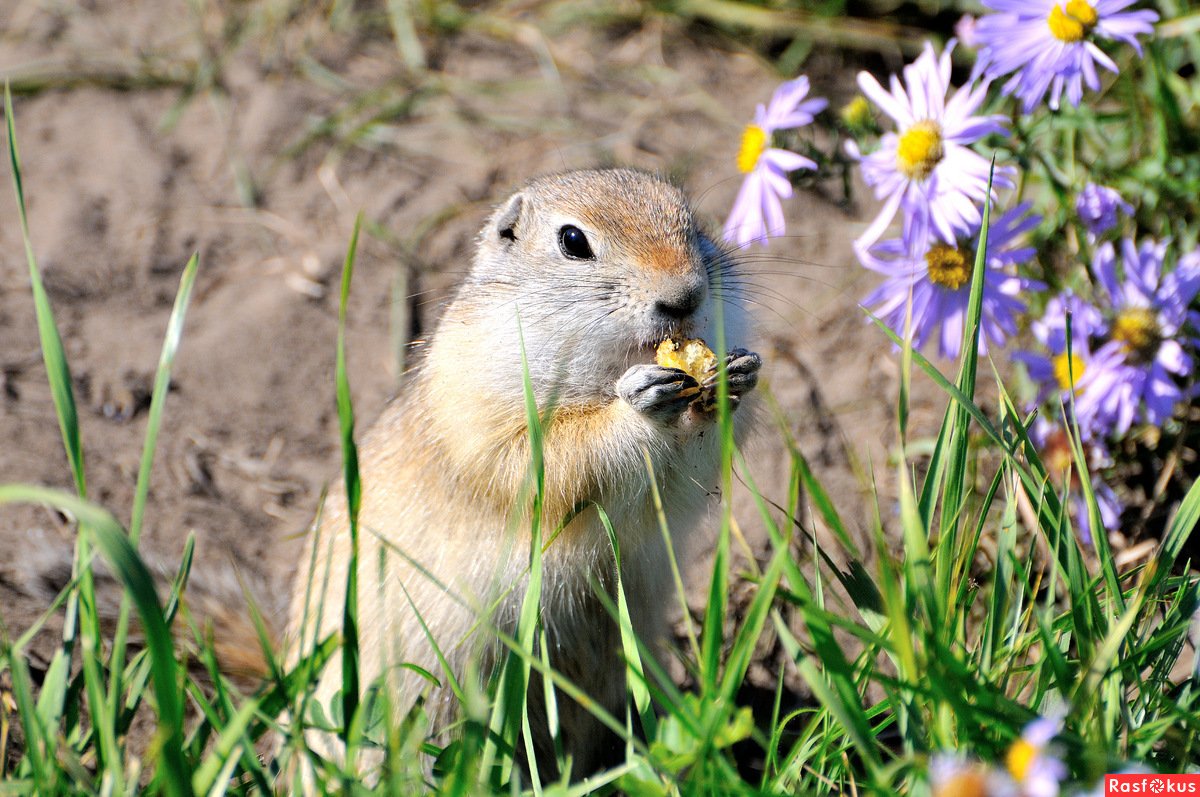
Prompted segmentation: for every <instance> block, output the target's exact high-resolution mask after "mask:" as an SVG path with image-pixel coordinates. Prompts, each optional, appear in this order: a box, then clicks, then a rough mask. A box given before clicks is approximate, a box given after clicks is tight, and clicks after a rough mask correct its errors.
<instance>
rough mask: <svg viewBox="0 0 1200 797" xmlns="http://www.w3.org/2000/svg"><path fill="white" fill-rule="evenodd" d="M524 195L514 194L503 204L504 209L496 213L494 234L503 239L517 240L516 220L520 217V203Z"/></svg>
mask: <svg viewBox="0 0 1200 797" xmlns="http://www.w3.org/2000/svg"><path fill="white" fill-rule="evenodd" d="M523 204H524V197H522V195H521V194H516V195H515V196H513V197H512V198H511V199H509V200H508V202H507V203H506V204H505V205H504V209H503V210H501V211H500V212H499V213H498V214H496V226H495V230H496V235H497V236H499V237H500V239H501V240H504V241H515V240H517V222H518V221H520V219H521V205H523Z"/></svg>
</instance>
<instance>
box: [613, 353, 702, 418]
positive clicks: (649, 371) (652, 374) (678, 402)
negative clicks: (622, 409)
mask: <svg viewBox="0 0 1200 797" xmlns="http://www.w3.org/2000/svg"><path fill="white" fill-rule="evenodd" d="M699 392H700V386H699V385H698V384H697V383H696V380H695V379H692V378H691V377H690V376H688V375H687V374H686V373H684V372H683V371H680V370H678V369H676V368H663V367H662V366H660V365H646V364H639V365H634V366H632V367H631V368H630V369H629V370H628V371H626V372H625V375H624V376H622V377H621V378H620V379H618V380H617V395H618V396H620V397H621V398H623V399H624V400H625V401H626V402H628V404H629V405H630V406H631V407H633V408H634V409H635V410H637V411H638V412H640V413H642V414H643V415H648V416H650V417H651V418H653V419H654V420H657V421H660V422H662V423H669V422H671V421H673V420H675V419H676V418H678V417H679V415H680V414H681V413H682V412H683V411H684V410H685V409H687V407H688V405H689V404H690V403H691V402H692V401H693V400H694V399H695V398H696V396H697V395H698V394H699Z"/></svg>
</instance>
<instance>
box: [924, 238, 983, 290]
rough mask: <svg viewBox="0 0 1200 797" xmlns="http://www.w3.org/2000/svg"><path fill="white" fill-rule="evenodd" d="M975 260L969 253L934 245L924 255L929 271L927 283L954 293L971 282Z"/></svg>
mask: <svg viewBox="0 0 1200 797" xmlns="http://www.w3.org/2000/svg"><path fill="white" fill-rule="evenodd" d="M974 261H975V258H974V257H972V256H971V253H970V252H967V251H965V250H963V249H955V248H954V247H951V246H947V245H946V244H943V243H936V244H934V245H933V246H931V247H929V251H928V252H926V253H925V266H926V268H927V269H928V270H929V281H930V282H932V283H933V284H934V285H941V286H942V287H943V288H949V289H950V290H952V291H956V290H958V289H959V288H961V287H962V286H963V285H965V284H966V283H968V282H970V281H971V275H972V274H973V273H974V272H975V262H974Z"/></svg>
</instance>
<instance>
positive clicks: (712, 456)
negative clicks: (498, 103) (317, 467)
mask: <svg viewBox="0 0 1200 797" xmlns="http://www.w3.org/2000/svg"><path fill="white" fill-rule="evenodd" d="M732 267H733V261H732V259H731V258H730V256H729V254H728V253H727V252H726V251H725V250H723V249H722V248H721V247H720V246H719V245H718V244H716V243H715V242H714V241H713V240H712V239H711V238H709V237H708V236H706V235H705V233H704V232H703V231H702V230H701V228H700V226H699V225H698V223H697V221H696V218H695V216H694V214H693V212H692V210H691V208H690V206H689V204H688V202H687V200H686V199H685V198H684V196H683V194H682V192H680V191H679V190H678V189H677V188H675V187H674V186H672V185H670V184H668V183H666V182H664V181H662V180H660V179H658V178H656V177H654V176H651V175H649V174H646V173H643V172H638V171H632V170H626V169H614V170H602V171H575V172H568V173H564V174H557V175H553V176H549V177H543V178H540V179H536V180H534V181H532V182H531V183H529V184H528V185H527V186H525V187H524V188H522V189H521V190H520V191H518V192H517V193H515V194H514V195H513V196H511V197H509V198H508V199H507V200H506V201H505V202H504V203H503V204H502V205H501V206H500V207H499V208H498V209H497V210H496V211H495V212H494V213H493V214H492V215H491V217H490V218H489V220H488V221H487V224H486V225H485V226H484V228H483V231H482V233H481V234H480V237H479V240H478V246H477V253H476V257H475V261H474V265H473V268H472V269H471V272H470V275H469V276H468V277H467V279H466V281H465V282H464V284H463V285H462V286H461V288H460V289H459V291H458V294H457V296H456V298H455V299H454V300H453V301H452V302H451V303H450V305H449V306H448V307H447V308H446V311H445V314H444V316H443V318H442V320H441V322H440V324H439V325H438V327H437V331H436V333H435V334H434V335H433V336H432V338H431V340H430V342H429V344H428V347H427V351H426V354H425V356H424V358H423V361H421V362H420V363H419V365H418V366H417V367H416V369H415V371H414V372H413V374H412V377H411V379H410V381H409V382H408V384H407V387H406V388H405V389H404V391H403V392H402V395H401V396H400V397H399V398H398V399H397V400H396V401H395V402H394V403H392V404H391V405H390V406H389V407H388V408H387V409H386V410H385V411H384V413H383V415H382V416H381V417H380V419H379V420H378V421H377V422H376V423H375V424H374V426H373V427H372V428H371V429H370V431H368V432H367V434H366V435H365V436H364V438H363V440H362V443H361V448H360V451H361V454H360V459H361V473H362V484H363V500H362V511H361V515H360V559H359V561H360V567H359V598H358V600H359V618H360V620H359V622H360V629H359V633H360V650H361V668H362V682H363V683H364V684H367V683H370V682H371V681H372V680H373V679H375V678H377V677H378V676H379V675H380V674H381V673H384V672H386V673H387V678H388V684H389V686H390V688H391V689H392V690H393V694H394V696H395V697H396V698H397V699H396V700H395V705H396V707H397V709H398V710H399V711H406V710H407V709H408V708H409V707H410V706H411V705H412V703H413V701H414V700H415V699H416V697H417V696H418V694H421V693H423V692H424V691H425V690H428V689H429V688H430V686H429V684H428V682H427V681H426V680H424V679H422V678H420V677H418V676H416V675H415V674H413V673H412V672H411V670H409V669H401V668H397V667H396V665H398V664H400V663H402V662H411V663H415V664H417V665H419V666H420V667H423V668H425V669H426V670H428V671H430V672H432V673H434V674H438V675H440V674H441V667H440V666H439V663H438V661H437V659H436V658H435V655H434V653H433V650H432V648H431V646H430V644H429V642H428V641H427V637H426V633H425V631H424V630H423V629H422V627H421V625H420V622H419V621H418V618H417V613H416V612H414V610H413V607H415V608H416V609H417V610H418V611H419V612H420V615H421V616H422V617H423V618H424V621H425V622H426V623H427V624H428V628H429V632H430V633H431V634H432V635H433V636H434V638H436V639H437V640H438V642H439V645H440V646H441V648H442V650H443V651H444V652H445V654H446V656H447V658H448V661H449V665H450V667H451V668H452V669H453V670H454V673H455V675H456V677H458V678H460V679H461V678H463V677H465V676H466V674H467V672H468V662H475V663H477V664H479V665H480V667H481V669H482V671H483V672H485V673H486V671H487V668H488V666H489V665H490V664H491V663H492V662H494V661H495V657H496V654H497V649H496V647H495V645H496V643H495V642H494V639H491V638H489V636H490V635H489V633H488V631H487V623H491V624H493V625H494V626H497V627H499V628H502V629H505V630H506V631H508V632H510V633H511V632H512V631H513V629H514V628H515V626H516V619H517V613H518V611H519V607H520V603H521V600H522V597H523V595H524V586H525V578H526V576H525V572H526V569H527V567H528V562H529V542H530V535H529V528H530V527H529V524H528V522H527V520H526V519H524V518H522V517H514V511H515V510H514V508H515V507H517V505H518V503H520V502H519V501H518V498H519V494H520V493H521V490H522V485H523V484H524V483H525V480H526V475H527V473H528V471H529V463H530V446H529V438H528V433H527V432H528V430H527V424H526V408H525V400H524V393H523V387H522V379H523V376H522V366H521V345H522V344H521V340H522V338H523V340H524V348H525V353H526V355H527V358H528V371H529V377H530V380H531V382H532V386H533V391H534V394H535V395H536V398H537V403H538V406H539V408H540V409H542V410H544V409H545V408H547V407H553V408H554V409H553V414H552V416H551V417H550V420H549V422H548V424H547V426H546V428H545V440H544V472H545V490H544V506H545V515H544V516H545V518H546V522H547V524H548V525H550V526H554V525H555V524H557V523H558V522H559V521H560V520H561V519H562V518H564V517H565V516H566V515H567V514H568V513H569V512H571V511H572V510H573V509H574V508H577V507H579V506H581V505H584V504H586V503H587V502H594V503H595V504H599V505H601V506H602V507H603V508H604V509H605V510H606V512H607V514H608V516H609V517H610V518H611V520H612V523H613V525H614V527H615V530H616V533H617V535H618V538H619V540H620V545H621V555H622V572H621V577H622V582H623V585H624V589H625V592H626V596H627V598H628V602H629V606H630V611H631V614H632V619H633V623H634V626H635V630H636V631H637V632H638V633H639V635H640V637H641V638H642V639H644V640H654V639H657V638H661V637H662V636H663V634H664V631H665V630H666V628H665V618H664V614H665V611H664V607H665V606H667V605H668V602H669V600H670V595H671V590H672V586H671V579H670V577H669V566H668V560H667V552H666V549H665V547H664V543H663V539H662V535H661V532H660V528H659V522H658V519H657V516H656V513H655V509H654V506H653V503H652V500H651V495H650V490H649V477H648V475H647V467H646V462H645V453H648V454H649V457H650V460H651V462H652V463H653V470H654V473H655V474H656V475H657V479H658V481H659V489H660V491H661V495H662V500H663V503H664V506H665V508H666V514H667V520H668V523H669V527H670V530H671V534H672V538H673V544H674V545H675V546H676V550H677V552H681V553H682V551H685V550H686V548H687V547H688V543H687V540H688V537H689V535H690V533H691V530H692V528H693V527H694V526H695V525H696V524H697V521H698V520H699V519H700V518H701V517H702V516H703V515H705V514H706V513H707V512H708V509H709V507H710V505H711V501H710V496H711V495H712V494H713V492H714V491H715V488H716V485H717V481H718V466H719V450H720V443H719V439H718V438H719V435H717V434H715V433H708V432H709V431H710V430H711V429H712V428H713V423H714V421H713V416H712V413H711V412H708V411H705V410H704V409H702V408H701V407H699V406H698V405H697V403H696V402H695V401H694V397H695V395H696V390H695V388H696V382H695V381H694V380H693V379H692V378H691V377H689V376H686V375H684V374H683V373H682V372H680V371H677V370H673V369H667V368H662V367H660V366H658V365H655V364H653V360H654V348H655V346H656V345H657V344H658V343H659V342H660V341H662V340H663V339H664V338H667V337H676V338H678V337H701V338H704V339H705V340H707V341H709V342H710V343H712V342H713V341H715V340H716V330H715V328H714V306H715V302H717V301H723V308H724V317H725V325H726V339H727V340H729V341H732V342H735V343H740V342H744V341H745V340H746V335H747V334H748V332H747V322H748V318H747V315H748V314H747V313H746V311H745V308H744V306H743V302H742V300H741V298H740V296H739V294H738V291H737V290H736V280H734V279H733V276H732V273H731V269H732ZM722 277H723V278H724V279H723V282H722V283H721V284H722V285H723V287H721V288H717V284H718V282H721V278H722ZM718 291H719V293H718ZM727 362H728V374H729V386H730V394H731V397H732V398H733V401H734V403H735V405H736V404H737V403H738V402H739V399H740V398H741V397H742V396H743V395H744V394H746V393H747V392H748V391H750V390H751V389H752V388H753V387H754V386H755V384H756V382H757V379H758V370H759V366H760V360H759V358H758V356H757V355H755V354H751V353H749V352H747V351H745V350H741V349H734V350H732V351H731V352H730V353H729V354H728V355H727ZM709 381H710V384H711V379H710V380H709ZM734 417H735V428H736V429H737V431H738V434H741V433H743V431H744V427H745V426H746V425H747V421H748V417H747V411H746V410H745V409H743V410H741V411H739V412H738V413H736V414H735V416H734ZM644 452H645V453H644ZM525 511H527V510H525ZM349 540H350V535H349V531H348V521H347V514H346V503H345V498H344V494H343V493H342V492H341V490H340V488H337V489H334V490H332V491H331V493H330V495H329V498H328V500H327V501H326V503H325V506H324V510H323V512H322V515H321V518H320V519H319V520H318V522H317V523H316V524H314V528H313V529H312V530H311V531H310V534H309V539H308V541H307V543H306V548H307V550H306V553H305V555H304V557H303V559H301V562H302V563H303V564H302V565H301V567H300V568H299V572H298V573H297V577H296V583H295V588H294V592H293V597H292V609H291V613H290V621H289V628H288V638H289V639H290V640H291V643H290V644H291V650H292V656H293V658H294V657H295V656H296V655H297V654H298V653H302V652H306V650H307V648H308V647H309V646H311V644H312V639H313V638H314V633H313V630H314V629H313V627H312V626H313V625H314V622H313V618H314V617H315V616H316V615H317V614H318V607H320V610H319V614H320V616H321V621H320V628H319V630H317V633H316V635H315V636H316V637H317V638H324V637H325V636H327V635H329V634H331V633H334V632H336V631H338V630H339V629H340V627H341V618H342V611H343V594H344V589H345V584H346V568H347V564H348V558H349ZM314 545H315V546H316V547H317V550H316V551H315V555H314V551H313V550H312V548H313V546H314ZM681 549H682V550H681ZM309 561H314V562H315V563H316V566H315V572H314V573H312V574H310V573H309V572H308V570H309V567H308V564H307V563H308V562H309ZM544 568H545V575H544V578H545V581H544V587H543V592H542V614H541V618H542V622H543V627H544V633H545V634H546V641H547V643H548V649H549V651H550V657H551V663H552V665H553V666H554V668H555V669H557V670H558V671H560V672H561V673H563V674H564V675H565V676H567V677H568V678H570V679H572V680H573V681H574V682H575V683H576V684H578V685H579V686H581V687H582V688H583V689H584V691H585V692H587V693H588V694H590V695H591V696H593V697H594V698H595V699H596V700H597V701H598V702H599V703H600V705H602V706H604V707H605V708H606V709H608V710H609V711H610V712H613V713H614V714H615V715H617V716H622V715H623V714H622V707H623V706H624V701H625V682H624V677H623V671H624V665H623V662H622V660H621V659H620V658H619V656H620V639H619V632H618V629H617V625H616V623H615V622H614V621H613V620H612V619H611V616H610V614H609V612H608V611H607V610H606V609H605V608H604V607H603V604H602V602H601V601H600V600H599V599H598V598H597V597H596V595H595V590H596V589H597V585H601V586H600V587H599V588H603V589H608V590H611V589H612V586H613V583H614V579H613V575H614V570H615V563H614V558H613V553H612V550H611V547H610V544H609V541H608V537H607V533H606V531H605V530H604V528H603V526H602V524H601V522H600V521H599V519H598V515H597V513H596V511H595V509H594V508H588V509H584V510H583V511H582V512H581V513H580V514H579V515H578V516H576V517H575V518H574V519H573V520H572V521H571V522H570V524H569V525H568V526H567V527H566V528H565V529H564V530H563V532H562V533H561V534H560V535H559V536H558V537H557V538H556V539H555V541H554V542H553V544H551V545H550V546H549V548H548V549H547V550H546V552H545V557H544ZM514 585H515V588H512V587H514ZM510 588H512V589H510ZM505 591H507V597H502V596H503V595H504V593H505ZM497 600H499V602H498V607H497V608H496V609H495V611H494V613H492V614H491V615H490V617H489V618H488V620H487V622H486V623H484V624H480V623H478V619H479V612H480V611H481V610H482V609H481V607H487V606H490V605H492V604H493V602H495V601H497ZM410 601H411V604H410ZM305 618H307V620H305ZM304 622H307V624H308V628H307V630H305V632H304V633H303V635H302V634H301V626H302V624H303V623H304ZM297 640H303V641H300V642H297ZM324 673H325V674H324V676H323V678H322V679H321V682H320V684H319V687H318V693H317V698H318V699H319V700H320V701H321V702H322V703H323V704H325V705H328V703H329V701H330V699H331V698H332V697H333V696H334V694H335V692H336V690H337V689H338V688H339V686H340V678H341V676H340V667H339V666H338V663H337V662H336V661H333V662H331V663H330V665H329V666H327V667H326V669H325V671H324ZM530 704H531V707H530V710H531V712H532V714H533V716H534V719H535V724H536V723H537V711H538V709H539V708H541V707H542V705H543V701H542V700H541V699H540V698H538V699H534V698H533V697H532V693H531V700H530ZM425 705H426V709H427V710H428V711H429V713H430V716H431V718H432V722H433V725H434V728H435V729H437V728H440V727H444V726H445V725H446V723H448V722H450V721H452V720H453V718H454V713H455V708H456V702H455V698H454V696H453V695H452V694H451V693H450V691H449V689H442V690H436V689H435V690H434V691H433V692H432V694H430V695H429V696H428V699H427V702H426V704H425ZM558 708H559V712H560V718H561V728H562V735H563V741H564V744H565V749H566V751H567V753H568V754H570V755H571V756H572V757H573V761H574V765H573V772H574V773H576V774H582V773H585V772H587V771H589V770H592V769H594V768H595V767H597V766H599V765H601V764H603V763H605V758H606V757H607V755H608V752H609V751H608V750H606V747H608V746H611V743H612V741H613V740H612V738H611V737H609V736H608V734H606V733H604V732H602V731H603V729H602V726H600V725H599V724H598V723H597V722H596V721H595V720H594V719H593V718H592V717H591V715H590V714H588V712H586V711H585V710H584V709H583V708H581V707H580V706H579V705H577V704H576V703H574V702H573V701H571V700H570V699H568V698H566V697H560V699H559V705H558ZM541 724H542V725H543V727H541V728H535V729H534V736H535V737H536V738H535V745H536V746H537V749H538V750H539V751H540V752H539V756H538V757H539V759H541V757H542V755H544V754H546V752H547V751H548V750H549V749H550V748H549V744H550V740H549V739H548V737H547V735H546V730H545V727H544V723H541ZM606 739H607V741H606Z"/></svg>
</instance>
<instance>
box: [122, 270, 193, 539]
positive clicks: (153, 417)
mask: <svg viewBox="0 0 1200 797" xmlns="http://www.w3.org/2000/svg"><path fill="white" fill-rule="evenodd" d="M199 264H200V256H199V254H193V255H192V256H191V258H189V259H188V262H187V265H186V266H185V267H184V269H183V277H182V278H180V280H179V290H178V291H177V292H176V294H175V305H174V306H173V307H172V308H171V317H170V318H169V319H168V320H167V334H166V336H165V337H164V338H163V345H162V353H161V354H159V357H158V368H157V370H156V371H155V373H154V388H153V390H152V392H151V394H150V410H149V412H148V414H147V415H148V417H147V419H146V438H145V442H144V443H143V445H142V461H141V465H140V466H139V467H138V477H137V486H136V488H135V489H134V494H133V509H132V511H131V513H130V519H129V541H130V542H131V543H133V546H134V547H135V548H136V547H137V544H138V539H139V537H140V536H141V532H142V518H143V516H144V515H145V511H146V498H147V496H149V494H150V472H151V470H153V468H154V451H155V446H156V444H157V443H158V431H159V428H160V427H161V425H162V414H163V406H164V405H165V404H166V401H167V391H168V389H169V388H170V386H171V369H172V368H173V367H174V365H175V353H176V352H177V351H178V350H179V342H180V340H181V339H182V337H183V321H184V318H185V317H186V316H187V309H188V304H189V303H190V302H191V298H192V285H193V284H194V283H195V281H196V271H197V269H198V267H199Z"/></svg>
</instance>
